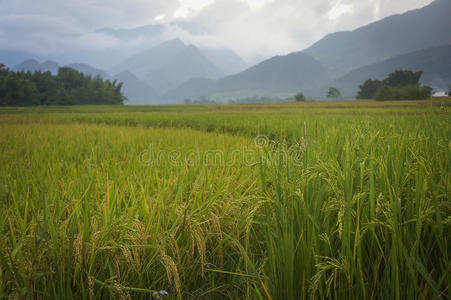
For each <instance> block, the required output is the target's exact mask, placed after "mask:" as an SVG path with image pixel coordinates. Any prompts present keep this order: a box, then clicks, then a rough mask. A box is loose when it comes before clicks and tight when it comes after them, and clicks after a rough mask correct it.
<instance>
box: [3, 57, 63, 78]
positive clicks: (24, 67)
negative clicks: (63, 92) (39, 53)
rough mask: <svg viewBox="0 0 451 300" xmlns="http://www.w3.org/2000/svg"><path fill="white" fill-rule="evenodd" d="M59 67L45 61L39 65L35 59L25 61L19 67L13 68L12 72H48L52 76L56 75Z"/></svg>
mask: <svg viewBox="0 0 451 300" xmlns="http://www.w3.org/2000/svg"><path fill="white" fill-rule="evenodd" d="M58 69H59V66H58V64H57V63H56V62H54V61H50V60H47V61H45V62H43V63H39V62H38V61H37V60H35V59H29V60H26V61H24V62H22V63H20V64H19V65H17V66H15V67H14V68H13V69H12V70H13V71H16V72H20V71H24V72H32V73H33V72H36V71H41V72H47V71H50V73H52V74H53V75H56V74H57V73H58Z"/></svg>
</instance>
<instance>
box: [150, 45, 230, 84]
mask: <svg viewBox="0 0 451 300" xmlns="http://www.w3.org/2000/svg"><path fill="white" fill-rule="evenodd" d="M223 75H224V73H223V72H222V71H221V70H220V69H219V68H218V67H216V66H215V65H214V64H212V63H211V62H210V60H208V59H207V58H206V57H205V56H204V55H203V54H202V53H201V52H200V51H199V49H198V48H196V47H194V46H186V47H184V49H183V50H182V51H181V52H179V53H178V55H176V56H175V57H173V59H171V60H170V61H169V62H168V63H167V64H165V65H164V66H162V67H160V68H159V69H154V70H151V71H150V72H149V73H148V74H147V75H146V76H145V79H146V82H148V83H149V84H150V85H151V86H152V87H153V88H154V89H155V90H156V91H157V92H159V93H164V92H166V91H168V90H170V89H172V88H175V87H177V86H178V85H180V84H182V83H183V82H185V81H186V80H189V79H191V78H196V77H204V78H210V79H216V78H219V77H221V76H223Z"/></svg>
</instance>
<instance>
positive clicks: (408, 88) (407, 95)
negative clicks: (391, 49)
mask: <svg viewBox="0 0 451 300" xmlns="http://www.w3.org/2000/svg"><path fill="white" fill-rule="evenodd" d="M422 74H423V72H422V71H418V72H412V71H409V70H396V71H394V72H392V73H390V74H389V75H388V77H387V78H385V79H384V80H373V79H368V80H367V81H365V82H364V83H363V84H362V85H361V86H360V90H359V92H358V94H357V99H374V100H378V101H386V100H425V99H428V98H429V97H430V96H431V93H432V89H431V88H430V87H429V86H425V85H424V86H422V85H421V84H420V78H421V75H422Z"/></svg>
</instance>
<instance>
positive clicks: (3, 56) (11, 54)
mask: <svg viewBox="0 0 451 300" xmlns="http://www.w3.org/2000/svg"><path fill="white" fill-rule="evenodd" d="M30 58H34V59H36V58H38V57H37V55H33V54H30V53H26V52H19V51H8V50H0V63H1V64H4V65H6V67H7V68H9V69H11V70H13V68H14V67H15V66H17V65H18V64H20V63H21V62H23V61H25V60H29V59H30Z"/></svg>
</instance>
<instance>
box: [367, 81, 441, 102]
mask: <svg viewBox="0 0 451 300" xmlns="http://www.w3.org/2000/svg"><path fill="white" fill-rule="evenodd" d="M431 92H432V89H431V88H430V87H429V86H420V85H419V84H411V85H406V86H400V87H399V86H394V87H393V86H388V85H384V86H382V87H381V88H379V89H378V90H377V92H376V94H375V95H374V99H375V100H377V101H387V100H426V99H429V97H430V96H431Z"/></svg>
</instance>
